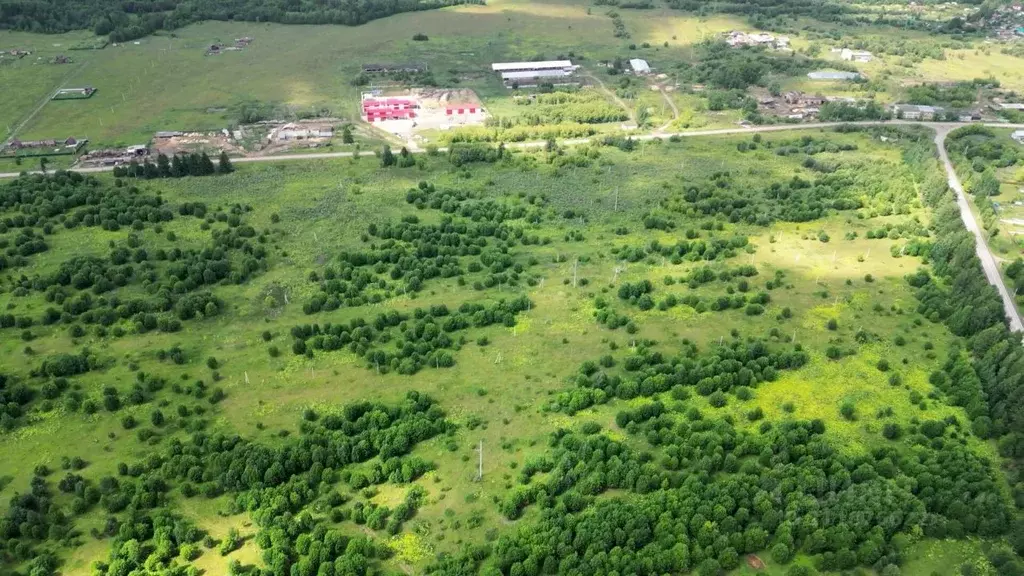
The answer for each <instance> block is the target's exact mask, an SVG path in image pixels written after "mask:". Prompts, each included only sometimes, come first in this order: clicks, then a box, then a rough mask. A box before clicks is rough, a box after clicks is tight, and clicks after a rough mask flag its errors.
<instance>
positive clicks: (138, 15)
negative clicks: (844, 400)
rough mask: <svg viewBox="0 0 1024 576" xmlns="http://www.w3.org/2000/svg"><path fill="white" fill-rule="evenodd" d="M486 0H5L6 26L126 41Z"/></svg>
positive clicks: (0, 9) (361, 18)
mask: <svg viewBox="0 0 1024 576" xmlns="http://www.w3.org/2000/svg"><path fill="white" fill-rule="evenodd" d="M482 3H483V0H216V1H214V0H125V1H123V2H117V3H112V2H110V1H109V0H10V1H8V0H0V29H10V30H23V31H27V32H43V33H60V32H68V31H70V30H83V29H93V30H95V32H96V34H97V35H100V36H107V35H109V36H110V40H111V41H112V42H124V41H126V40H132V39H135V38H141V37H142V36H146V35H148V34H152V33H153V32H155V31H157V30H173V29H175V28H180V27H182V26H186V25H188V24H192V23H194V22H200V21H203V20H243V21H249V22H280V23H282V24H342V25H345V26H356V25H358V24H364V23H366V22H369V21H371V20H376V19H377V18H384V17H386V16H391V15H392V14H399V13H401V12H413V11H417V10H431V9H435V8H441V7H444V6H453V5H456V4H482Z"/></svg>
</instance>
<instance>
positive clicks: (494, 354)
mask: <svg viewBox="0 0 1024 576" xmlns="http://www.w3.org/2000/svg"><path fill="white" fill-rule="evenodd" d="M881 136H885V137H886V138H885V139H884V140H883V139H882V138H881ZM930 143H931V135H930V134H929V133H927V132H925V131H920V132H919V131H910V130H907V131H901V130H899V129H896V128H885V129H882V128H879V129H877V130H874V131H870V132H868V131H864V132H855V131H845V130H844V131H828V132H825V131H813V132H812V131H808V132H806V133H790V134H786V135H773V136H765V137H764V138H763V139H762V138H760V137H758V136H755V137H753V138H751V137H736V138H722V139H715V140H707V141H704V140H699V139H693V140H687V141H685V142H673V141H663V142H649V143H645V144H644V145H643V146H640V145H637V144H636V143H634V142H632V141H629V140H617V139H614V138H611V139H608V140H606V142H605V143H604V144H603V145H600V146H598V145H588V146H584V147H578V148H569V149H559V148H557V147H555V148H554V149H551V150H547V151H541V152H536V153H525V152H515V153H513V152H508V151H505V150H503V149H502V148H497V147H489V146H487V145H467V144H462V145H456V146H454V147H453V150H452V152H451V153H450V154H448V155H435V156H429V155H424V156H420V157H416V158H415V159H414V160H413V161H412V162H411V164H412V165H411V166H408V167H404V168H399V167H394V166H392V167H386V168H382V166H381V160H380V159H378V158H375V157H373V156H369V155H365V156H363V157H362V158H358V159H352V160H345V161H336V162H309V163H303V164H281V165H262V166H257V165H248V166H244V167H240V168H239V169H238V171H236V172H235V173H232V174H227V175H215V176H206V177H200V178H181V179H171V180H149V181H133V180H114V179H113V178H108V177H102V178H93V177H84V176H81V175H71V174H67V173H58V174H57V175H53V176H48V177H42V176H31V177H25V178H22V179H19V180H17V181H13V182H10V183H5V184H4V185H3V187H2V188H0V248H2V251H3V252H2V256H0V289H2V291H0V334H2V335H3V338H2V339H0V357H2V358H5V361H4V362H3V363H2V366H3V368H2V369H0V395H2V400H3V402H2V403H0V406H2V415H0V426H2V427H3V431H2V432H0V451H2V453H3V454H4V459H3V463H2V464H0V477H2V479H3V480H2V482H0V498H2V499H3V501H4V502H5V508H4V510H5V512H4V514H5V515H6V516H5V519H3V520H0V527H2V531H0V538H2V539H3V541H4V546H2V547H0V560H2V564H0V565H2V566H3V567H4V568H5V569H8V568H10V569H19V570H21V571H22V572H23V573H24V572H30V573H32V574H49V573H51V572H53V571H54V570H56V571H59V572H61V573H63V574H91V573H96V572H97V571H98V572H99V573H103V574H120V573H126V572H128V571H131V570H135V569H141V567H143V566H145V567H146V569H148V570H149V571H150V572H152V573H161V574H192V573H195V570H205V571H206V573H211V574H218V573H224V572H225V571H231V572H232V573H243V572H252V571H255V570H261V571H264V573H267V574H290V573H298V574H314V573H317V572H318V571H320V572H323V571H325V570H326V571H328V572H327V573H335V574H349V573H355V574H362V573H366V571H367V570H370V569H372V570H377V569H384V570H390V571H412V572H414V573H423V572H430V573H436V574H464V573H475V572H477V571H480V572H483V573H492V574H493V573H502V574H536V573H557V572H565V573H573V572H576V573H585V574H592V573H611V572H612V571H619V572H620V573H623V574H625V573H664V572H670V573H680V572H687V571H691V570H692V571H699V572H700V573H702V574H714V573H718V572H720V571H727V570H733V569H736V568H738V567H739V566H740V565H746V564H747V562H748V561H751V562H752V561H754V560H753V559H752V558H748V555H749V554H754V555H757V558H758V559H759V561H761V562H763V563H764V564H765V565H766V566H767V569H768V571H769V572H770V573H810V572H809V571H823V572H832V571H839V570H846V569H850V568H853V567H855V566H862V567H869V568H874V569H875V570H877V571H879V572H880V573H884V574H894V573H899V571H900V568H899V566H902V570H903V573H908V574H915V573H920V572H919V571H918V570H925V569H926V567H932V566H937V565H939V564H941V565H942V567H940V568H934V569H937V570H939V571H940V572H942V573H946V572H945V569H946V568H948V567H950V566H955V567H959V566H960V564H963V563H970V564H972V565H975V566H977V569H978V570H981V571H982V572H985V571H987V572H988V573H995V572H996V571H1000V573H1006V572H1005V570H1011V569H1015V566H1017V565H1016V564H1015V563H1014V562H1016V561H1015V560H1013V553H1012V552H1011V551H1010V550H1011V546H1012V545H1017V544H1019V540H1018V539H1017V538H1016V534H1018V530H1017V528H1016V523H1015V520H1014V518H1015V517H1016V512H1015V509H1014V504H1013V502H1014V500H1015V498H1017V496H1018V490H1017V481H1016V477H1015V473H1014V472H1012V471H1011V472H1007V471H1006V470H1005V469H1004V468H1003V467H1002V465H1001V463H1002V462H1004V460H1003V458H1004V457H1010V458H1013V457H1019V456H1020V454H1021V451H1020V449H1019V445H1020V442H1019V441H1018V436H1017V435H1016V434H1017V432H1018V431H1019V430H1020V422H1018V418H1017V416H1016V415H1015V414H1016V412H1015V410H1014V409H1013V399H1014V398H1016V397H1018V396H1017V395H1016V388H1015V386H1016V385H1017V384H1016V382H1017V380H1016V377H1011V376H1010V374H1012V372H1013V370H1012V368H1000V366H1004V364H1000V363H1006V364H1005V366H1010V363H1012V362H1015V361H1016V360H1015V359H1016V358H1017V356H1015V355H1014V354H1015V353H1014V352H1012V350H1013V349H1012V348H1011V346H1012V342H1013V339H1012V338H1011V337H1010V336H1008V335H1007V334H1006V333H1005V328H1001V326H1002V324H1001V322H1002V320H1001V310H1000V308H999V306H998V299H996V303H995V305H994V306H993V304H992V298H991V294H990V293H989V291H988V288H987V287H986V285H985V284H984V279H983V277H982V276H981V274H980V272H979V271H978V270H977V262H976V261H974V260H972V258H973V253H974V252H973V245H972V244H971V243H970V237H969V236H968V235H966V234H964V233H962V230H961V228H960V224H959V220H957V219H956V213H955V211H950V207H949V202H950V196H949V194H948V193H947V191H946V190H945V188H944V186H943V185H942V182H943V180H942V178H941V176H939V173H938V171H937V170H936V167H935V164H934V160H933V159H932V156H931V154H932V152H931V148H930V145H931V144H930ZM398 163H399V164H405V163H407V162H405V161H403V160H402V159H399V162H398ZM968 295H969V296H968ZM1017 343H1018V344H1019V340H1018V342H1017ZM996 350H1002V353H1001V354H999V355H996V356H994V355H993V354H994V351H996ZM994 374H999V375H1000V376H999V377H998V378H994V377H993V375H994ZM997 439H998V446H997V444H996V440H997ZM481 448H482V454H481V451H480V450H481ZM481 463H482V467H481V468H479V469H478V466H480V465H481ZM479 472H482V476H480V477H478V473H479ZM570 532H571V533H574V534H575V536H574V537H570V536H569V533H570ZM946 539H953V540H956V541H957V542H956V544H955V545H953V544H950V543H949V542H947V541H946ZM979 542H983V543H984V547H983V548H984V550H986V551H987V554H983V553H982V548H980V547H979V545H978V543H979ZM937 549H940V550H941V558H942V560H941V562H939V561H937V560H936V558H937V556H936V555H937V554H940V553H939V552H936V550H937ZM97 561H98V562H99V564H94V562H97ZM937 562H938V564H937ZM325 566H329V567H325ZM928 569H929V570H930V569H932V568H928ZM803 570H806V571H808V572H801V571H803Z"/></svg>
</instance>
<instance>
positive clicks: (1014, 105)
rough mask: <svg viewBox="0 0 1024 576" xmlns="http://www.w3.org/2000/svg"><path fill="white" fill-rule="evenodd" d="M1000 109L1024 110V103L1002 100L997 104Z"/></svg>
mask: <svg viewBox="0 0 1024 576" xmlns="http://www.w3.org/2000/svg"><path fill="white" fill-rule="evenodd" d="M996 106H998V109H999V110H1020V111H1024V104H1021V103H1019V102H1000V103H999V104H996Z"/></svg>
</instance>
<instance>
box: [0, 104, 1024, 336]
mask: <svg viewBox="0 0 1024 576" xmlns="http://www.w3.org/2000/svg"><path fill="white" fill-rule="evenodd" d="M843 124H847V125H850V124H852V125H857V126H880V125H887V124H888V125H903V126H906V125H922V126H928V127H930V128H932V129H934V130H935V147H936V148H937V149H938V152H939V158H940V159H941V160H942V163H943V164H944V165H945V167H946V174H947V176H948V177H949V186H950V188H952V189H953V191H954V192H955V193H956V201H957V206H958V207H959V208H960V218H962V219H963V221H964V226H965V227H966V228H967V230H968V231H970V232H971V233H972V234H974V240H975V250H976V251H977V254H978V259H979V260H981V266H982V269H983V270H984V272H985V277H986V278H987V279H988V282H989V284H992V285H993V286H995V287H996V290H997V291H998V292H999V296H1000V297H1001V298H1002V299H1003V308H1004V309H1005V312H1006V317H1007V319H1008V320H1009V322H1010V330H1012V331H1014V332H1021V331H1024V323H1022V322H1021V317H1020V314H1019V313H1018V312H1017V306H1016V303H1015V302H1014V298H1013V296H1012V295H1011V294H1010V292H1009V290H1007V289H1006V285H1005V284H1004V283H1003V277H1002V276H1001V275H1000V273H999V265H998V264H997V263H996V259H995V257H994V256H993V255H992V251H991V250H990V249H989V246H988V243H987V242H986V241H985V236H984V232H983V231H982V229H981V227H980V226H978V222H977V221H976V220H975V219H974V214H973V213H972V212H971V207H970V205H969V204H968V202H967V196H966V194H965V193H964V188H963V186H962V185H961V184H960V179H959V178H957V175H956V171H955V170H954V169H953V163H952V162H951V161H950V160H949V155H948V154H947V153H946V145H945V144H946V136H948V135H949V133H950V132H951V131H952V130H954V129H956V128H959V127H960V126H966V125H967V123H959V122H929V123H922V122H913V121H908V120H889V121H885V122H816V123H809V124H778V125H774V126H752V127H749V128H725V129H719V130H694V131H690V132H677V133H662V132H653V133H649V134H640V135H637V136H634V137H633V139H634V140H640V141H646V140H654V139H656V138H669V137H672V136H679V137H680V138H694V137H702V136H703V137H707V136H728V135H732V134H756V133H759V132H784V131H789V130H813V129H815V128H833V127H835V126H840V125H843ZM985 126H989V127H993V128H1015V129H1016V128H1024V124H985ZM590 140H591V139H590V138H577V139H571V140H564V141H562V142H561V143H562V144H563V145H570V146H571V145H578V144H586V143H588V142H590ZM544 145H545V142H517V143H511V144H506V146H508V147H509V148H539V147H542V146H544ZM438 151H439V152H446V151H447V149H446V148H439V149H438ZM412 152H413V153H416V154H422V153H424V152H425V151H424V150H414V151H412ZM364 154H367V155H369V153H365V152H364ZM353 155H354V154H353V153H352V152H315V153H310V154H283V155H278V156H252V157H247V158H235V159H232V162H234V163H248V162H288V161H296V160H330V159H333V158H351V157H352V156H353ZM71 170H72V171H75V172H81V173H98V172H109V171H110V170H111V169H110V168H71ZM38 172H39V171H32V172H30V173H32V174H37V173H38ZM19 175H20V173H18V172H6V173H0V179H2V178H17V177H18V176H19Z"/></svg>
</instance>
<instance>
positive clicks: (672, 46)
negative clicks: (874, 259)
mask: <svg viewBox="0 0 1024 576" xmlns="http://www.w3.org/2000/svg"><path fill="white" fill-rule="evenodd" d="M764 24H765V26H766V27H767V28H768V29H769V30H770V31H771V32H773V33H776V34H788V35H789V37H791V39H792V47H793V48H794V50H795V52H793V53H790V54H793V56H794V58H795V59H796V60H806V62H805V63H804V64H801V65H797V66H794V67H792V68H789V69H785V70H779V69H777V67H778V64H779V63H780V62H782V61H787V60H790V59H791V58H788V57H787V53H782V52H780V53H778V54H769V55H768V56H771V57H772V58H769V59H768V61H759V62H760V63H757V64H754V65H753V66H755V67H760V72H759V73H758V78H756V79H753V81H750V80H747V81H745V82H743V83H742V85H737V86H734V87H735V88H740V89H742V88H746V87H747V86H748V85H751V84H753V85H762V86H765V87H768V86H773V85H778V86H779V89H780V90H802V91H807V92H809V93H819V92H820V93H824V94H826V95H829V96H839V97H854V98H873V99H876V100H877V101H879V102H881V103H890V102H896V101H900V100H901V99H902V96H903V87H904V86H905V85H906V83H907V82H932V81H961V80H962V81H966V80H971V79H974V78H978V77H987V76H995V77H998V78H999V79H1000V80H1001V81H1002V83H1003V86H1004V87H1005V88H1009V89H1017V90H1020V89H1022V88H1024V84H1022V83H1021V82H1022V79H1021V76H1020V66H1017V65H1015V62H1017V60H1018V58H1016V57H1014V56H1010V55H1008V54H1003V53H1002V52H1001V51H1000V49H999V48H998V47H997V46H994V45H993V46H988V45H984V44H982V43H981V42H980V41H976V40H971V39H969V38H967V39H965V38H957V39H951V38H946V37H943V36H934V35H929V34H927V33H926V32H923V31H918V30H914V31H907V30H901V29H898V28H895V27H891V26H882V25H876V26H869V25H860V26H851V25H849V24H825V23H822V22H818V21H816V20H813V19H810V18H801V19H796V20H779V21H771V22H765V23H764ZM768 24H770V26H768ZM756 29H757V27H755V26H752V25H751V24H750V23H749V22H748V21H747V19H745V18H743V17H741V16H739V15H735V16H733V15H716V14H713V13H708V12H701V13H692V12H684V11H680V10H673V9H671V8H666V7H660V6H659V7H649V8H648V9H633V8H619V7H615V6H603V5H598V6H594V5H590V4H588V3H585V2H581V1H574V0H559V1H544V2H536V1H526V0H498V1H495V2H489V3H487V5H475V4H469V5H460V6H450V7H447V8H443V9H441V10H429V11H424V12H415V13H406V14H397V15H395V16H392V17H389V18H386V19H381V20H374V21H372V22H369V23H366V24H364V25H362V26H357V27H332V26H316V25H311V26H298V27H296V26H287V25H281V24H271V23H254V22H248V23H246V22H236V23H229V22H205V23H199V24H193V25H189V26H186V27H183V28H179V29H176V30H173V31H167V30H161V31H158V32H157V34H156V35H152V36H145V37H143V38H139V39H137V40H131V41H125V42H115V43H112V44H110V45H108V46H106V47H105V48H103V49H98V50H77V49H72V47H80V46H82V45H84V44H87V43H90V42H94V41H95V38H96V37H95V36H91V33H89V32H83V31H76V32H67V33H64V34H55V35H37V34H29V33H25V32H12V31H3V30H0V48H8V47H9V48H18V49H24V50H30V51H32V54H31V55H30V56H27V57H25V58H21V59H16V60H11V61H0V100H2V101H3V102H4V104H5V105H4V106H3V110H2V111H0V128H3V127H5V126H6V130H7V131H6V135H8V136H10V135H16V136H18V137H19V138H22V139H42V138H63V137H67V136H75V137H78V138H89V139H90V141H91V146H92V147H93V148H97V147H125V146H129V145H133V144H138V143H143V142H147V141H148V140H149V139H150V138H151V137H152V135H153V134H154V133H155V132H156V131H160V130H184V131H209V130H220V129H223V128H225V127H228V126H232V125H235V124H237V123H239V122H240V121H243V119H253V118H262V119H267V118H279V119H288V118H300V117H317V116H321V115H332V116H334V117H337V118H341V119H343V120H348V121H358V118H359V104H358V103H359V94H360V92H361V91H362V90H363V89H365V88H366V86H367V83H375V82H380V81H382V80H381V79H379V78H373V77H366V75H364V74H362V72H361V65H362V64H365V63H389V62H391V63H394V62H415V63H422V64H425V65H426V66H427V67H428V70H429V74H428V75H427V76H425V77H423V78H419V79H418V81H421V82H429V83H433V84H436V85H438V86H440V87H444V88H466V89H471V90H474V91H475V92H476V93H477V94H478V95H479V96H480V98H481V99H482V100H483V102H484V105H485V106H486V107H488V108H489V109H493V110H494V111H495V113H496V114H499V115H500V114H505V113H507V112H509V111H512V112H515V111H516V109H517V108H518V107H517V106H515V104H514V102H513V100H512V99H513V97H514V96H516V94H513V93H512V92H513V91H510V90H509V89H507V88H506V87H504V86H502V84H501V82H500V80H499V79H498V78H497V76H496V75H495V74H492V73H491V72H490V68H489V65H490V63H491V62H495V61H502V60H514V59H535V58H554V57H558V56H560V57H569V58H572V59H573V60H574V62H576V63H578V64H579V65H581V66H582V69H581V72H580V77H581V79H582V80H583V81H584V82H585V83H587V84H590V85H593V86H594V87H595V88H599V87H600V84H599V83H598V81H600V82H602V83H603V84H605V85H607V87H608V89H609V90H610V91H611V92H614V91H616V90H617V88H616V85H617V83H618V82H619V80H620V77H615V76H609V75H608V68H607V67H606V66H602V65H601V64H602V63H605V62H611V61H614V60H615V59H616V58H618V59H628V58H633V57H640V58H645V59H647V60H648V61H649V62H650V63H651V65H652V67H653V68H654V71H655V72H656V73H658V74H665V75H666V78H665V79H664V80H659V81H658V82H659V83H660V84H662V85H664V86H666V87H669V88H670V89H671V91H670V92H668V93H667V94H668V97H669V99H670V100H672V101H674V102H675V103H676V104H677V108H678V111H673V110H671V109H670V108H663V107H662V106H661V103H660V102H659V101H658V100H659V97H660V95H659V94H658V93H657V92H652V93H650V94H647V92H645V91H649V90H650V85H652V83H653V82H654V80H651V79H646V80H645V79H637V80H636V82H635V86H633V87H627V88H625V90H626V91H627V92H640V93H643V94H644V97H638V98H633V99H622V101H621V103H622V104H625V107H626V110H625V113H626V114H627V115H628V116H630V117H631V118H634V119H635V117H636V115H637V114H638V113H639V114H642V115H649V116H651V120H652V123H651V125H650V127H651V128H659V127H665V128H666V129H674V130H684V129H687V128H698V127H711V126H720V125H734V124H735V123H736V121H738V120H739V119H740V118H741V117H743V114H742V109H743V105H744V103H745V101H744V100H743V99H742V98H738V99H737V98H733V100H732V101H733V104H731V105H730V107H729V108H727V109H724V110H723V109H722V108H721V107H720V105H719V106H716V105H714V104H710V105H709V99H713V96H712V94H710V93H691V92H689V89H690V86H691V85H692V84H694V83H702V82H703V81H704V79H705V78H704V76H708V74H705V73H698V74H693V73H692V72H691V71H690V70H691V68H693V67H694V66H695V65H697V67H698V68H699V64H700V62H702V61H706V59H707V58H706V55H705V53H704V52H705V49H704V48H703V47H702V45H703V43H704V42H707V41H711V40H714V39H716V38H719V37H720V35H721V34H722V33H723V32H727V31H729V30H747V31H754V30H756ZM417 35H422V36H420V37H426V40H420V41H417V40H414V39H413V37H414V36H417ZM567 37H571V38H572V39H573V40H572V42H568V43H567V42H566V40H565V39H566V38H567ZM894 37H899V38H903V39H902V40H899V41H898V42H896V41H895V40H893V38H894ZM239 38H251V39H252V42H251V43H246V44H245V45H244V47H242V48H240V49H238V50H237V51H220V52H219V53H216V54H209V55H208V52H209V49H210V47H211V46H212V45H215V44H216V45H218V46H221V45H224V46H230V45H231V44H232V42H234V40H235V39H239ZM894 42H895V43H894ZM115 44H116V45H115ZM846 45H851V46H861V47H867V48H870V49H872V50H875V51H876V54H877V58H875V60H874V61H872V62H869V63H865V64H852V65H851V64H850V63H843V62H838V61H837V57H836V56H835V54H833V53H831V52H830V50H831V49H833V48H836V47H841V46H846ZM63 55H67V56H69V57H70V58H71V62H70V63H68V64H54V63H52V62H53V60H54V58H57V57H59V56H63ZM759 58H761V57H760V56H758V57H757V58H756V59H755V60H757V59H759ZM747 59H748V58H746V57H744V58H739V59H738V60H740V61H745V60H747ZM735 64H736V65H737V66H739V65H741V64H740V63H735ZM731 65H732V64H728V65H724V66H723V68H728V67H729V66H731ZM836 65H839V66H843V67H850V66H853V67H855V68H857V69H860V70H861V71H863V72H864V73H865V74H866V75H867V77H868V78H869V79H870V80H871V81H870V82H869V83H867V84H861V83H855V84H850V83H829V82H824V83H818V82H809V81H808V80H807V78H806V75H805V73H806V72H807V71H809V70H811V69H815V68H817V67H822V66H824V67H826V68H827V67H834V66H836ZM595 78H596V80H594V79H595ZM385 80H386V79H385ZM714 82H715V81H714V79H712V83H714ZM726 84H729V85H731V82H726ZM79 86H92V87H94V88H96V89H97V90H98V91H97V92H96V94H95V95H94V96H92V97H91V98H89V99H87V100H65V101H55V102H52V101H47V98H48V97H49V96H50V95H52V94H53V92H54V91H55V90H56V89H58V88H61V87H64V88H73V87H79ZM716 89H717V86H716ZM517 92H520V93H526V92H529V91H526V90H520V91H517ZM608 103H609V104H610V105H617V104H619V103H616V102H615V101H614V100H612V98H611V97H610V96H609V98H608ZM620 124H621V123H620V122H617V121H616V122H612V123H604V124H601V123H597V124H595V127H596V129H597V130H598V131H600V132H607V131H608V130H609V129H618V127H619V126H620ZM433 136H435V137H436V135H433Z"/></svg>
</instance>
